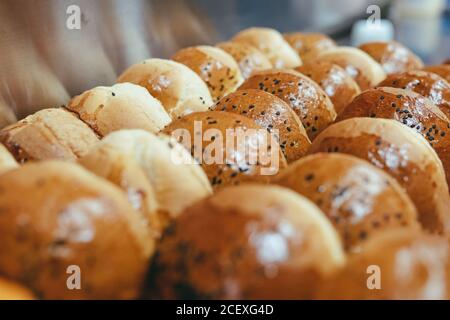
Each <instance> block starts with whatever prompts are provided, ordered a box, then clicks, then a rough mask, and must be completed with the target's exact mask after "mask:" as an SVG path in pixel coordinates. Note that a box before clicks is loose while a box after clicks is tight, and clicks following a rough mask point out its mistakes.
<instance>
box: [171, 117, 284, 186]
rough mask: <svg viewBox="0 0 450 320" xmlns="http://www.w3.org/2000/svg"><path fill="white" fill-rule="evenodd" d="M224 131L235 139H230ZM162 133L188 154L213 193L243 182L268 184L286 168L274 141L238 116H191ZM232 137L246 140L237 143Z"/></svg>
mask: <svg viewBox="0 0 450 320" xmlns="http://www.w3.org/2000/svg"><path fill="white" fill-rule="evenodd" d="M227 130H228V131H230V130H231V131H233V132H232V133H235V136H234V137H232V136H231V137H230V136H229V134H227ZM163 132H164V133H166V134H168V135H172V136H174V137H175V138H176V139H177V141H178V142H180V143H182V144H183V145H184V146H185V148H186V149H187V150H189V151H190V152H191V154H192V156H193V157H194V158H195V159H196V160H197V161H198V162H199V163H200V164H201V165H202V167H203V170H205V172H206V175H207V176H208V178H209V181H210V182H211V185H212V186H213V188H215V189H217V188H221V187H224V186H228V185H237V184H240V183H241V182H244V181H255V180H256V181H260V182H268V181H269V180H270V177H271V176H272V175H275V174H277V173H278V171H279V170H281V169H283V168H284V167H286V159H285V158H284V156H283V153H282V152H281V148H280V146H279V145H278V143H277V141H276V138H275V137H274V136H272V134H271V133H268V132H267V130H266V129H263V128H262V127H260V126H259V125H257V124H256V122H255V121H253V120H252V119H250V118H247V117H244V116H241V115H238V114H234V113H230V112H222V111H208V112H198V113H193V114H190V115H187V116H185V117H183V118H181V119H178V120H175V121H173V122H172V123H171V124H170V125H169V126H167V127H166V128H165V129H164V130H163ZM236 135H239V136H241V137H242V136H244V135H245V136H247V137H248V139H237V138H236ZM255 141H258V143H257V144H255ZM263 143H266V144H267V145H266V146H264V145H263Z"/></svg>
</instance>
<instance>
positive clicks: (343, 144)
mask: <svg viewBox="0 0 450 320" xmlns="http://www.w3.org/2000/svg"><path fill="white" fill-rule="evenodd" d="M336 151H337V152H341V153H346V154H350V155H353V156H356V157H358V158H361V159H364V160H367V161H369V162H370V163H372V164H373V165H374V166H376V167H378V168H380V169H383V170H384V171H385V172H387V173H389V174H390V175H391V176H393V177H394V178H395V179H396V180H397V182H398V183H399V184H400V185H401V186H402V187H404V188H405V190H406V191H407V192H408V195H409V197H410V199H411V200H412V201H413V202H414V204H415V206H416V208H417V210H418V212H419V221H420V222H421V224H422V226H423V227H424V228H425V229H427V230H429V231H432V232H439V233H443V232H445V231H450V224H449V223H450V197H449V193H448V186H447V182H446V180H445V172H444V168H443V167H442V163H441V161H440V160H439V158H438V156H437V154H436V152H435V151H434V150H433V148H432V147H431V146H430V144H429V143H428V142H427V141H426V140H425V139H424V138H423V137H422V136H421V135H419V134H418V133H417V132H415V131H414V130H412V129H410V128H408V127H407V126H404V125H402V124H401V123H399V122H397V121H395V120H390V119H373V118H353V119H347V120H344V121H341V122H338V123H336V124H333V125H331V126H329V127H328V128H326V129H325V130H324V131H322V133H321V134H320V135H319V136H318V137H317V138H316V139H315V140H314V143H313V144H312V146H311V148H310V149H309V152H310V153H311V154H312V153H317V152H336Z"/></svg>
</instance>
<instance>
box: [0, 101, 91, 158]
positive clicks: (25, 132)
mask: <svg viewBox="0 0 450 320" xmlns="http://www.w3.org/2000/svg"><path fill="white" fill-rule="evenodd" d="M97 141H98V138H97V136H96V134H95V133H94V131H92V130H91V128H89V126H88V125H87V124H85V123H84V122H83V121H81V120H80V119H78V118H77V117H76V116H75V115H74V114H73V113H71V112H69V111H67V110H65V109H43V110H41V111H38V112H36V113H35V114H32V115H30V116H28V117H26V118H25V119H23V120H20V121H19V122H17V123H15V124H12V125H10V126H8V127H6V128H4V129H3V130H1V131H0V142H2V143H3V144H4V145H5V146H6V148H7V149H8V150H9V152H11V154H12V155H13V156H14V157H15V158H16V160H17V161H18V162H20V163H23V162H27V161H29V160H48V159H61V160H76V159H77V158H78V157H80V156H82V155H84V154H85V153H86V152H87V151H88V150H89V148H91V147H92V146H93V145H94V144H95V143H97Z"/></svg>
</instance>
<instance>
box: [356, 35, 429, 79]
mask: <svg viewBox="0 0 450 320" xmlns="http://www.w3.org/2000/svg"><path fill="white" fill-rule="evenodd" d="M359 49H361V50H362V51H364V52H366V53H367V54H368V55H370V56H371V57H372V58H373V59H375V61H377V62H378V63H379V64H380V65H381V66H382V67H383V69H384V72H386V74H388V75H389V74H393V73H398V72H405V71H409V70H414V69H421V68H423V62H422V60H421V59H420V58H419V57H418V56H417V55H415V54H414V53H413V52H412V51H411V50H409V49H408V48H407V47H405V46H404V45H402V44H401V43H398V42H396V41H386V42H367V43H364V44H362V45H361V46H359Z"/></svg>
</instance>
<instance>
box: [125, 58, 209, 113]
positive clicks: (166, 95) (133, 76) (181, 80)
mask: <svg viewBox="0 0 450 320" xmlns="http://www.w3.org/2000/svg"><path fill="white" fill-rule="evenodd" d="M117 82H131V83H134V84H137V85H140V86H142V87H144V88H146V89H147V90H148V92H149V93H150V94H151V95H152V96H153V97H155V98H156V99H158V100H159V101H160V102H161V103H162V105H163V106H164V108H165V109H166V111H167V113H169V115H170V116H171V117H172V118H177V117H181V116H183V115H186V114H189V113H192V112H198V111H205V110H207V109H208V107H209V106H211V104H212V98H211V95H210V93H209V90H208V87H207V86H206V84H205V83H204V82H203V80H202V79H201V78H200V77H199V76H198V75H197V74H196V73H195V72H194V71H192V70H191V69H189V68H188V67H186V66H185V65H184V64H181V63H178V62H175V61H171V60H165V59H148V60H145V61H143V62H141V63H138V64H135V65H133V66H131V67H130V68H128V69H127V70H126V71H124V73H122V75H121V76H120V77H119V79H118V80H117Z"/></svg>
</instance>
